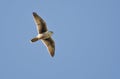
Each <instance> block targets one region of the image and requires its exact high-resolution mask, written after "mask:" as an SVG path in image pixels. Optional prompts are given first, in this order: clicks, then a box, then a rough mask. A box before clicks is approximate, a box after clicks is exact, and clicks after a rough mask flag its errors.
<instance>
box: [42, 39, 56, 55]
mask: <svg viewBox="0 0 120 79" xmlns="http://www.w3.org/2000/svg"><path fill="white" fill-rule="evenodd" d="M42 42H43V43H44V45H45V46H46V47H47V49H48V51H49V53H50V55H51V56H52V57H53V56H54V54H55V43H54V40H53V39H52V38H48V39H45V40H42Z"/></svg>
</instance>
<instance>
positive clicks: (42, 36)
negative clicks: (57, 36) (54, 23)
mask: <svg viewBox="0 0 120 79" xmlns="http://www.w3.org/2000/svg"><path fill="white" fill-rule="evenodd" d="M33 17H34V20H35V23H36V26H37V31H38V35H37V36H36V37H35V38H33V39H32V40H31V42H36V41H38V40H41V41H42V42H43V43H44V45H45V46H46V47H47V49H48V51H49V53H50V55H51V56H52V57H53V56H54V52H55V43H54V41H53V39H52V38H51V36H52V34H53V32H52V31H48V30H47V26H46V23H45V22H44V20H43V19H42V18H41V17H40V16H38V15H37V13H35V12H33Z"/></svg>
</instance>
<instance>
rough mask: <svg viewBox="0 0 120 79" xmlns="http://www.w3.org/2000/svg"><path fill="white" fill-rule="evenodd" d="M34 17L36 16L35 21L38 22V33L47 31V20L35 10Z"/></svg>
mask: <svg viewBox="0 0 120 79" xmlns="http://www.w3.org/2000/svg"><path fill="white" fill-rule="evenodd" d="M33 17H34V21H35V23H36V26H37V31H38V33H39V34H40V33H43V32H46V31H47V26H46V23H45V21H44V20H43V19H42V18H41V17H40V16H39V15H38V14H37V13H35V12H33Z"/></svg>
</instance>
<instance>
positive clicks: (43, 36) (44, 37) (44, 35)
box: [37, 32, 50, 39]
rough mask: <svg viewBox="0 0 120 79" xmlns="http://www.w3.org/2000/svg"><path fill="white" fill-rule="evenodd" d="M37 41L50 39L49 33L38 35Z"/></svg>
mask: <svg viewBox="0 0 120 79" xmlns="http://www.w3.org/2000/svg"><path fill="white" fill-rule="evenodd" d="M37 37H38V38H39V39H47V38H49V37H50V34H49V32H45V33H42V34H38V36H37Z"/></svg>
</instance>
